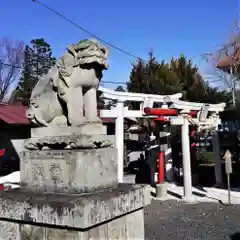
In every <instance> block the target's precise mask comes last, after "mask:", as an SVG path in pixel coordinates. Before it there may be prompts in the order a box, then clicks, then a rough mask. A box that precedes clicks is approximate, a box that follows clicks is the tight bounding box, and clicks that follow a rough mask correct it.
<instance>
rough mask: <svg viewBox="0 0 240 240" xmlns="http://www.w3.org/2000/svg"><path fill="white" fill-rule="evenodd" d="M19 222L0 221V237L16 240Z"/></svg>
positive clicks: (2, 239) (5, 239) (4, 239)
mask: <svg viewBox="0 0 240 240" xmlns="http://www.w3.org/2000/svg"><path fill="white" fill-rule="evenodd" d="M18 236H19V224H16V223H11V222H5V221H0V239H1V240H18V239H19V238H18Z"/></svg>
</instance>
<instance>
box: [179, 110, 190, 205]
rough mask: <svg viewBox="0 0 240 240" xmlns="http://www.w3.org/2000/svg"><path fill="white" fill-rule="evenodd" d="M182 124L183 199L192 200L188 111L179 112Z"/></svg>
mask: <svg viewBox="0 0 240 240" xmlns="http://www.w3.org/2000/svg"><path fill="white" fill-rule="evenodd" d="M181 113H182V114H183V115H182V118H183V124H182V126H181V140H182V156H183V157H182V161H183V180H184V181H183V191H184V194H183V199H184V200H185V201H192V172H191V155H190V138H189V121H188V119H187V117H186V116H187V114H189V111H182V112H181Z"/></svg>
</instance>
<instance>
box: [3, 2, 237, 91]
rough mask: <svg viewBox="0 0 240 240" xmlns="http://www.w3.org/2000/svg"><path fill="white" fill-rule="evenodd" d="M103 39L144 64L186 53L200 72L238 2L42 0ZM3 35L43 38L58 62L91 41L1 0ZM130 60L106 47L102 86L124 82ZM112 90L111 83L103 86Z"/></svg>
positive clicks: (43, 13)
mask: <svg viewBox="0 0 240 240" xmlns="http://www.w3.org/2000/svg"><path fill="white" fill-rule="evenodd" d="M40 1H41V2H43V3H45V4H48V5H49V6H50V7H52V8H54V9H55V10H57V11H59V12H61V13H63V14H64V15H66V16H67V17H69V18H71V19H72V20H73V21H75V22H76V23H78V24H79V25H81V26H82V27H84V28H86V29H88V30H89V31H90V32H93V33H94V34H96V35H98V36H99V37H101V38H103V39H104V40H106V41H108V42H111V43H112V44H114V45H116V46H118V47H120V48H122V49H124V50H126V51H128V52H131V53H133V54H134V55H137V56H139V57H141V58H143V59H147V53H148V51H149V50H150V49H152V50H153V51H154V53H155V55H156V57H157V58H158V59H161V60H163V59H164V60H169V59H170V58H171V57H172V56H175V57H177V56H179V55H180V53H182V52H183V53H184V54H185V55H186V56H188V57H190V58H193V61H194V62H195V63H196V64H198V65H200V67H201V69H202V71H203V72H204V69H205V67H206V66H205V64H204V63H203V61H202V60H201V58H200V54H202V53H204V52H209V51H213V50H214V49H216V48H217V47H219V46H221V44H222V43H223V42H224V41H225V40H227V39H228V37H229V36H230V34H231V29H232V27H233V22H234V18H235V17H236V16H237V8H238V2H237V0H200V1H194V0H181V1H179V0H175V1H163V0H148V1H143V0H142V1H141V0H139V1H137V0H128V1H127V0H122V1H117V0H115V1H114V0H112V1H110V0H101V1H99V0H92V1H79V0H67V1H66V0H50V1H49V0H48V1H47V0H40ZM0 29H1V36H0V37H2V36H3V37H9V38H12V39H19V40H23V41H24V42H25V43H29V41H30V40H31V39H33V38H39V37H44V38H45V39H46V41H48V42H49V43H50V44H51V46H52V49H53V53H54V55H55V56H56V57H60V56H61V55H62V54H63V53H64V51H65V48H66V46H67V45H68V44H71V43H75V42H77V41H79V40H81V39H84V38H88V37H89V36H88V35H87V34H86V33H84V32H82V31H80V30H79V29H77V28H76V27H74V26H72V25H70V24H69V23H67V22H65V21H64V20H62V19H60V18H59V17H58V16H56V15H54V14H53V13H51V12H49V11H48V10H46V9H44V8H42V7H41V6H40V5H38V4H37V3H34V2H32V1H31V0H1V22H0ZM132 61H134V59H133V58H131V57H129V56H127V55H125V54H123V53H120V52H118V51H117V50H115V49H111V48H110V57H109V63H110V69H109V70H108V71H106V72H105V73H104V78H103V81H117V82H126V81H127V80H128V79H129V73H130V70H131V62H132ZM104 86H108V87H111V88H114V87H117V85H114V84H104Z"/></svg>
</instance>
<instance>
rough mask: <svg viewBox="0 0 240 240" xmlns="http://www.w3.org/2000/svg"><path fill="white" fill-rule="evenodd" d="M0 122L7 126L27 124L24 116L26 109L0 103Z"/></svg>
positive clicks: (27, 121)
mask: <svg viewBox="0 0 240 240" xmlns="http://www.w3.org/2000/svg"><path fill="white" fill-rule="evenodd" d="M0 120H2V121H4V122H6V123H8V124H29V123H30V122H29V120H28V118H27V116H26V107H24V106H21V105H9V104H7V103H2V102H1V103H0Z"/></svg>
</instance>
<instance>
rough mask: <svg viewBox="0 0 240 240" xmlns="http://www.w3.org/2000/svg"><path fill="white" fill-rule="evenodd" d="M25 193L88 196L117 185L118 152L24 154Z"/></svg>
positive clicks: (22, 162)
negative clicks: (98, 190) (84, 194)
mask: <svg viewBox="0 0 240 240" xmlns="http://www.w3.org/2000/svg"><path fill="white" fill-rule="evenodd" d="M21 158H22V160H21V164H20V168H21V171H20V174H21V177H20V178H21V183H20V184H21V189H24V190H29V191H32V192H48V193H83V192H84V193H87V192H91V191H94V190H97V189H99V188H104V187H111V186H113V185H116V184H117V162H116V150H115V148H99V149H88V150H44V151H38V150H37V151H23V152H22V153H21Z"/></svg>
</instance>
